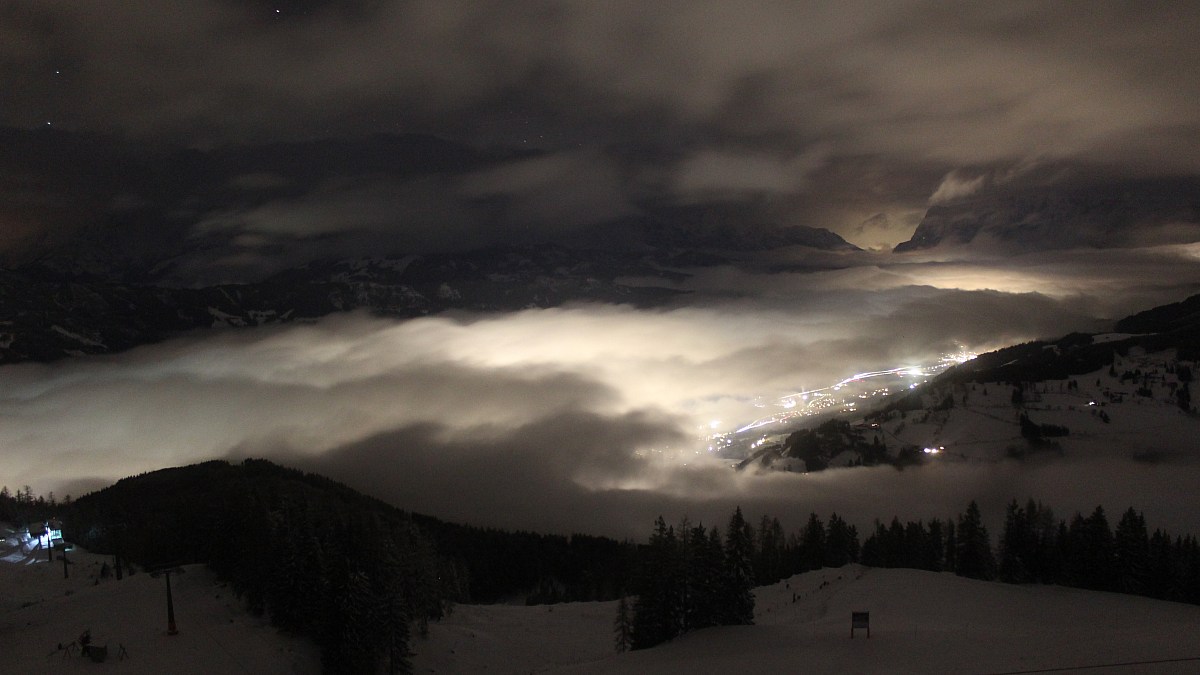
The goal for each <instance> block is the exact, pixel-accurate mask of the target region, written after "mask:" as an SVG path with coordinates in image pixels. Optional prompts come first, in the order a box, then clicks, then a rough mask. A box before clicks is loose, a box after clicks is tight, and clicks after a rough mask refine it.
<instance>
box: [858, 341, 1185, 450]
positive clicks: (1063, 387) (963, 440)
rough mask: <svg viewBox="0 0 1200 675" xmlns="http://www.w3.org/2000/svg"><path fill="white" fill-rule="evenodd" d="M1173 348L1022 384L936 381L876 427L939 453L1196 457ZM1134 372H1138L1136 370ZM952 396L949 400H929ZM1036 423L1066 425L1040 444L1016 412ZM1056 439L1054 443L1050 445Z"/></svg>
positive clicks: (890, 438) (898, 441) (892, 440)
mask: <svg viewBox="0 0 1200 675" xmlns="http://www.w3.org/2000/svg"><path fill="white" fill-rule="evenodd" d="M1174 363H1176V359H1175V354H1174V352H1170V351H1168V352H1162V353H1154V354H1137V355H1129V356H1125V357H1120V358H1119V359H1118V361H1117V363H1116V365H1115V367H1114V368H1113V369H1111V370H1110V368H1103V369H1100V370H1097V371H1095V372H1092V373H1088V374H1085V375H1078V376H1075V377H1072V378H1070V379H1065V380H1047V381H1045V382H1036V383H1027V384H1025V385H1023V386H1022V393H1021V402H1020V407H1019V408H1018V407H1017V405H1016V404H1015V403H1014V399H1013V392H1014V389H1015V385H1013V384H1008V383H997V382H986V383H983V382H975V383H966V384H963V383H957V384H952V385H951V384H941V385H940V386H938V385H935V386H933V387H932V388H931V389H930V392H931V393H930V394H928V395H927V396H926V398H927V399H928V401H929V406H928V408H927V409H925V410H917V411H908V412H906V413H905V414H903V415H901V414H900V413H899V412H893V413H891V415H890V416H889V418H888V419H887V420H886V421H884V422H882V423H881V424H880V426H879V427H878V428H877V429H878V433H880V434H881V435H882V437H883V440H884V442H886V443H887V444H888V445H889V447H896V446H897V445H899V446H904V445H913V446H917V447H921V448H941V449H942V450H941V452H940V453H938V454H939V455H940V456H938V457H935V458H934V459H937V460H939V461H955V460H978V461H995V460H999V459H1003V458H1005V457H1021V456H1029V455H1030V454H1034V455H1036V454H1038V453H1046V454H1048V455H1059V454H1064V455H1077V456H1079V455H1085V456H1091V457H1095V456H1111V457H1120V458H1125V459H1134V460H1138V461H1142V462H1157V461H1163V460H1167V459H1185V458H1186V459H1195V456H1196V454H1197V451H1198V448H1197V446H1196V444H1195V439H1196V436H1197V434H1198V433H1200V418H1198V417H1197V416H1196V415H1194V414H1189V413H1186V412H1184V411H1183V410H1182V409H1181V408H1180V406H1179V404H1178V399H1177V396H1176V392H1177V391H1178V389H1179V387H1180V386H1181V383H1180V382H1179V379H1178V376H1177V375H1176V374H1175V373H1173V372H1171V370H1172V366H1173V364H1174ZM1135 373H1136V375H1135ZM947 396H953V399H954V406H953V407H951V408H949V409H946V410H936V409H933V408H936V407H937V406H936V405H935V404H934V403H933V402H934V401H943V400H945V398H946V397H947ZM1022 412H1024V413H1025V414H1027V415H1028V417H1029V419H1030V420H1032V421H1033V422H1035V423H1037V424H1042V425H1046V424H1049V425H1057V426H1061V427H1066V429H1068V430H1069V432H1070V433H1069V434H1068V435H1066V436H1063V437H1058V438H1050V439H1047V440H1048V441H1052V443H1050V444H1046V446H1045V447H1043V448H1041V449H1034V448H1031V447H1030V444H1029V443H1028V442H1027V439H1026V438H1024V437H1022V434H1021V425H1020V415H1021V414H1022ZM1054 446H1057V447H1054Z"/></svg>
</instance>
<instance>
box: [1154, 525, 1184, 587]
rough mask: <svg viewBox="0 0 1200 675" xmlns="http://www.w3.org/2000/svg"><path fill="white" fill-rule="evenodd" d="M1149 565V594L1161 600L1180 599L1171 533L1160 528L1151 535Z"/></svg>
mask: <svg viewBox="0 0 1200 675" xmlns="http://www.w3.org/2000/svg"><path fill="white" fill-rule="evenodd" d="M1148 567H1149V569H1150V574H1149V581H1148V583H1147V589H1146V592H1147V595H1149V596H1150V597H1153V598H1159V599H1160V600H1177V599H1179V578H1178V567H1177V565H1176V560H1175V551H1174V547H1173V545H1172V542H1171V535H1169V534H1167V533H1166V532H1164V531H1162V530H1160V529H1156V530H1154V534H1152V535H1150V546H1149V561H1148Z"/></svg>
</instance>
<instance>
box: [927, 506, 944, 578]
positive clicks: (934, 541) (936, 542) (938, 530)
mask: <svg viewBox="0 0 1200 675" xmlns="http://www.w3.org/2000/svg"><path fill="white" fill-rule="evenodd" d="M945 555H946V540H945V535H944V534H943V528H942V521H941V520H938V519H937V518H934V519H933V520H931V521H929V535H928V538H927V540H926V543H925V558H924V564H923V569H927V570H929V571H931V572H941V571H942V570H943V569H945V567H944V563H943V560H944V558H945Z"/></svg>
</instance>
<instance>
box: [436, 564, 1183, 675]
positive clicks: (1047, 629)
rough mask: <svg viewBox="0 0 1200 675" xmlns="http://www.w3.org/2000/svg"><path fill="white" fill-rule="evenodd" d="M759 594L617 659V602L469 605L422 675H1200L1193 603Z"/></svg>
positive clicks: (906, 581) (1040, 589) (1056, 593)
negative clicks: (722, 619)
mask: <svg viewBox="0 0 1200 675" xmlns="http://www.w3.org/2000/svg"><path fill="white" fill-rule="evenodd" d="M756 596H757V607H756V611H755V615H756V616H755V621H756V625H754V626H736V627H722V628H709V629H705V630H701V631H696V632H694V633H691V634H688V635H685V636H683V637H681V638H679V639H677V640H675V641H673V642H671V643H668V644H666V645H661V646H659V647H656V648H654V649H649V650H645V651H638V652H629V653H625V654H617V653H615V651H613V647H612V644H613V642H612V622H613V618H614V617H615V615H616V609H615V606H616V604H615V603H611V602H609V603H578V604H567V605H557V606H554V607H500V606H496V607H462V608H459V609H458V610H457V611H456V612H455V614H454V615H453V616H451V617H450V618H448V619H446V620H445V621H443V622H442V623H441V624H436V625H434V626H432V627H431V631H430V637H429V639H428V640H425V641H421V640H416V641H415V642H414V644H413V649H414V651H416V652H417V654H416V656H415V657H414V666H415V668H414V671H415V672H417V673H435V672H436V673H467V672H485V671H486V672H490V673H518V672H521V673H526V672H543V671H550V672H569V673H689V674H691V675H695V674H699V673H738V672H754V673H813V674H820V673H838V674H841V673H921V674H930V673H1011V672H1019V671H1030V670H1038V669H1050V668H1077V667H1079V666H1092V665H1102V664H1113V663H1129V662H1149V661H1157V662H1159V663H1153V664H1149V663H1144V664H1141V665H1137V666H1127V667H1124V668H1121V669H1113V670H1107V669H1100V670H1097V671H1095V672H1120V673H1142V674H1149V673H1153V674H1167V673H1179V674H1182V673H1196V672H1200V660H1196V659H1200V639H1198V638H1197V637H1196V636H1197V635H1198V634H1200V607H1195V606H1191V605H1182V604H1176V603H1169V602H1161V601H1156V600H1149V599H1146V598H1139V597H1134V596H1126V595H1117V594H1110V593H1096V592H1090V591H1081V590H1074V589H1066V588H1059V587H1052V586H1014V585H1008V584H1001V583H998V582H985V581H972V580H969V579H963V578H960V577H956V576H953V575H951V574H946V573H942V574H938V573H934V572H923V571H918V570H904V569H871V568H866V567H861V566H858V565H850V566H846V567H843V568H840V569H825V570H821V571H817V572H809V573H807V574H802V575H798V576H795V577H792V578H791V579H789V580H787V581H785V582H780V583H778V584H775V585H773V586H768V587H763V588H759V589H757V591H756ZM793 598H794V600H793ZM856 611H868V612H870V621H871V637H870V638H867V637H866V635H865V632H864V631H862V630H858V631H856V635H855V638H854V639H853V640H852V639H850V617H851V613H852V612H856ZM1180 659H1193V660H1180Z"/></svg>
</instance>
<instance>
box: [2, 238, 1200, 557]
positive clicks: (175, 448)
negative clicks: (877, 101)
mask: <svg viewBox="0 0 1200 675" xmlns="http://www.w3.org/2000/svg"><path fill="white" fill-rule="evenodd" d="M863 255H867V254H863ZM1094 255H1095V256H1097V257H1089V256H1088V255H1085V254H1082V253H1081V254H1079V256H1078V259H1077V260H1076V261H1075V262H1074V263H1070V264H1066V265H1063V266H1060V267H1058V268H1056V269H1053V270H1046V269H1045V268H1043V267H1042V266H1041V265H1039V264H1038V261H1037V260H1036V259H1031V260H1023V259H1020V258H1018V259H1017V260H1019V261H1020V262H1021V264H1020V265H1016V266H1013V265H1012V260H1011V259H1009V260H1008V264H1009V265H1010V266H1009V267H1007V268H1002V267H1001V264H1000V263H999V262H995V261H993V262H991V263H989V264H988V265H990V267H989V266H988V265H983V264H976V265H975V266H970V265H968V264H967V263H964V262H958V263H943V262H932V263H925V264H920V265H919V264H915V263H906V264H904V265H895V266H890V267H889V266H882V265H875V266H858V267H854V268H849V269H841V270H830V271H827V272H812V273H807V274H762V275H752V274H745V273H739V272H734V271H729V272H728V273H727V274H726V276H723V277H714V278H705V277H698V278H696V279H695V280H694V281H693V282H692V283H693V287H692V290H694V291H695V293H694V295H693V297H692V300H691V302H692V303H693V304H691V305H689V306H687V307H679V308H675V309H666V310H658V311H642V310H635V309H632V308H628V307H613V306H588V305H584V306H577V307H568V308H562V309H554V310H528V311H524V312H519V313H515V314H508V315H481V316H475V315H464V316H445V317H431V318H424V319H416V320H410V321H404V322H395V321H390V320H382V319H375V318H370V317H367V316H363V315H344V316H335V317H329V318H327V319H324V320H322V321H320V322H318V323H316V324H311V325H295V326H288V327H278V328H269V329H254V330H240V331H228V332H216V333H208V334H202V335H197V336H195V337H192V338H184V339H179V340H175V341H172V342H168V343H165V344H162V345H157V346H151V347H144V348H140V349H137V350H134V351H132V352H128V353H125V354H121V355H115V356H110V357H102V358H89V359H80V360H74V361H68V362H60V363H56V364H50V365H32V364H28V365H20V366H11V367H6V368H5V369H3V371H2V372H0V381H2V384H3V389H2V391H3V395H2V396H0V419H2V420H3V424H0V444H2V445H3V446H4V447H5V448H6V462H5V473H4V480H5V481H6V482H9V483H11V484H12V485H13V486H18V487H19V486H21V485H23V484H26V483H28V484H31V485H34V486H35V489H37V490H39V491H45V490H55V491H56V492H57V493H58V494H59V495H60V496H61V495H62V494H64V492H71V491H73V492H75V494H78V493H79V491H80V490H82V489H88V488H93V487H97V486H99V485H102V484H104V483H105V482H106V481H111V480H113V479H116V478H119V477H121V476H124V475H128V474H132V473H137V472H140V471H146V470H152V469H156V468H160V467H163V466H169V465H175V464H181V463H188V462H194V461H200V460H203V459H209V458H214V457H228V458H231V459H238V458H241V457H246V456H266V457H270V458H274V459H276V460H279V461H282V462H285V463H287V464H291V465H295V466H300V467H303V468H306V469H311V470H315V471H319V472H322V473H326V474H329V475H331V476H332V477H334V478H336V479H338V480H343V481H345V482H347V483H349V484H351V485H352V486H355V487H358V488H360V489H363V490H367V491H369V492H370V493H372V494H375V495H377V496H380V497H382V498H384V499H388V500H390V501H393V502H394V503H396V504H398V505H400V506H402V507H404V508H409V509H412V510H416V511H421V512H427V513H431V514H433V515H438V516H441V517H445V518H451V519H456V520H464V521H468V522H475V523H481V524H488V525H501V526H506V527H521V528H535V529H543V530H553V531H571V530H581V531H593V532H601V533H606V534H612V535H617V536H628V535H636V534H638V533H639V532H640V531H641V529H643V528H644V527H645V524H646V523H648V522H649V521H650V519H652V518H653V517H654V515H657V514H658V513H660V512H661V513H665V514H668V515H671V516H672V517H675V516H678V515H682V514H683V513H689V514H691V515H692V516H693V517H694V518H703V519H706V520H709V521H710V522H712V521H714V520H715V519H718V518H723V517H724V514H725V513H727V512H728V510H729V509H731V508H732V506H733V505H735V504H741V505H743V506H744V507H746V508H747V509H753V510H754V512H756V513H757V512H763V511H767V512H770V513H772V514H779V515H780V516H783V517H786V518H788V519H789V521H790V522H792V523H795V524H796V525H797V526H798V524H799V520H800V519H801V518H802V517H803V516H804V515H806V514H807V512H808V511H809V510H817V511H820V512H822V513H827V512H828V511H830V510H835V509H836V510H837V511H838V512H839V513H842V514H844V515H848V516H852V517H855V518H858V519H868V520H869V518H871V517H874V516H889V515H891V514H892V513H899V514H902V515H907V516H908V517H927V518H928V517H934V516H945V515H947V514H950V513H953V512H955V511H956V510H957V509H960V508H961V507H962V505H963V504H964V503H965V502H966V501H968V500H969V499H971V498H979V499H981V500H989V501H988V502H987V503H988V505H989V506H992V507H994V508H993V509H992V510H993V512H994V513H997V514H998V513H999V508H1000V504H1001V502H1003V501H1006V500H1008V499H1010V498H1013V497H1017V498H1022V499H1023V498H1025V497H1027V496H1034V497H1038V498H1043V499H1046V500H1048V501H1053V503H1055V504H1056V505H1058V506H1060V507H1062V508H1072V509H1074V508H1080V509H1088V508H1090V507H1091V506H1092V505H1094V504H1092V505H1089V504H1087V503H1084V502H1087V501H1088V500H1098V501H1103V502H1105V503H1106V504H1113V505H1114V506H1113V507H1112V508H1117V507H1123V506H1124V505H1128V504H1131V503H1132V504H1138V505H1139V507H1140V508H1145V509H1147V510H1149V511H1150V512H1152V513H1155V514H1156V515H1158V516H1159V518H1160V520H1159V522H1163V521H1162V520H1161V518H1165V517H1171V518H1174V519H1175V520H1174V521H1173V523H1175V524H1178V523H1183V522H1185V521H1188V522H1190V521H1189V519H1190V518H1192V515H1193V514H1192V513H1191V511H1190V510H1187V509H1183V510H1180V511H1178V513H1176V514H1175V515H1174V516H1167V515H1166V514H1168V513H1169V508H1173V507H1176V506H1178V507H1180V508H1182V506H1183V502H1186V501H1187V499H1186V494H1187V492H1186V491H1184V492H1179V493H1174V492H1171V491H1170V490H1166V491H1164V490H1162V489H1157V488H1156V489H1153V490H1152V489H1151V488H1150V486H1152V485H1156V484H1157V485H1160V486H1161V485H1166V486H1170V485H1174V484H1175V483H1176V482H1178V480H1179V475H1181V474H1173V473H1172V471H1175V470H1178V471H1182V472H1183V475H1189V476H1190V475H1191V473H1189V472H1192V469H1191V468H1186V467H1185V468H1180V467H1178V466H1173V468H1168V467H1166V466H1162V465H1159V466H1151V465H1142V464H1133V463H1130V462H1129V460H1128V459H1127V458H1120V457H1110V456H1105V457H1103V458H1100V459H1103V462H1102V463H1099V464H1093V463H1090V460H1087V459H1086V458H1084V459H1081V458H1074V459H1072V460H1071V461H1070V462H1066V463H1053V462H1052V463H1047V464H1045V465H1035V466H1024V467H1018V466H1008V465H962V466H942V467H926V468H923V469H920V470H915V471H906V472H896V471H894V470H892V469H872V470H854V471H834V472H830V473H828V474H822V475H805V476H801V475H765V476H764V475H754V474H746V473H743V474H738V473H734V472H733V471H731V470H730V468H729V466H728V465H727V464H726V463H725V462H723V461H719V460H715V459H713V458H710V457H709V456H708V455H707V453H706V452H704V450H703V448H704V445H705V444H704V442H703V441H702V440H701V439H702V435H703V433H705V432H704V429H705V428H706V427H707V426H708V424H709V423H710V422H711V421H713V420H717V421H719V426H721V427H722V428H733V427H735V426H737V425H739V424H740V423H743V422H746V421H749V420H751V419H754V418H756V417H758V416H760V413H759V412H757V409H756V408H754V407H753V405H752V404H753V403H754V402H755V401H756V400H760V401H761V400H767V401H769V400H771V399H772V398H773V397H777V396H781V395H783V394H787V393H791V392H793V391H797V390H800V389H802V388H805V387H813V386H824V385H827V384H830V383H833V382H836V381H838V380H840V379H842V378H844V377H847V376H848V375H850V374H852V373H854V372H858V371H862V370H869V369H875V368H882V367H892V366H896V365H903V364H905V363H917V362H920V361H922V360H927V359H930V358H931V357H935V356H936V355H937V353H938V352H940V351H943V350H949V349H953V348H955V347H957V346H958V345H964V346H967V347H970V348H976V349H983V348H987V347H994V346H1001V345H1004V344H1009V343H1013V342H1018V341H1022V340H1027V339H1031V338H1035V337H1041V336H1056V335H1059V334H1062V333H1065V332H1068V331H1070V330H1075V329H1093V330H1101V329H1103V327H1104V324H1105V322H1104V321H1103V317H1104V316H1107V315H1109V314H1110V312H1118V313H1117V314H1116V316H1119V315H1120V314H1121V313H1123V312H1124V311H1126V307H1127V306H1128V305H1135V307H1133V308H1135V309H1136V308H1141V307H1144V306H1145V305H1139V304H1137V303H1141V302H1142V301H1143V300H1144V299H1145V298H1146V297H1153V298H1154V299H1155V302H1161V301H1164V300H1174V299H1177V297H1178V295H1179V294H1180V293H1181V291H1182V289H1183V288H1184V287H1192V288H1195V287H1196V286H1197V285H1200V272H1196V266H1195V264H1194V261H1195V256H1196V253H1195V251H1194V250H1193V249H1192V248H1188V247H1183V248H1179V247H1173V248H1168V249H1151V250H1146V251H1140V252H1137V253H1136V254H1135V253H1132V252H1096V253H1095V254H1094ZM1102 256H1108V257H1102ZM1118 256H1119V257H1118ZM1188 256H1192V257H1191V258H1188ZM877 258H879V259H880V260H886V259H887V258H886V257H885V256H877ZM1139 261H1140V262H1139ZM1151 264H1154V265H1157V266H1158V268H1159V269H1171V266H1174V267H1175V268H1176V269H1177V270H1178V271H1179V272H1180V273H1181V276H1180V277H1179V278H1177V279H1175V280H1173V282H1172V285H1170V286H1142V287H1138V286H1133V287H1130V288H1127V289H1124V290H1120V289H1118V288H1116V287H1115V286H1113V287H1109V286H1105V285H1103V284H1100V283H1099V282H1098V281H1097V279H1104V280H1107V282H1108V283H1113V284H1117V283H1118V282H1119V281H1120V279H1121V277H1120V276H1119V275H1117V276H1114V275H1113V274H1112V269H1113V268H1115V267H1120V268H1121V269H1123V270H1125V273H1126V274H1127V275H1128V276H1127V278H1128V279H1136V278H1142V277H1144V275H1145V271H1144V270H1143V269H1142V268H1140V267H1139V265H1151ZM1188 265H1190V266H1191V268H1190V269H1191V273H1190V276H1189V275H1188V274H1187V273H1186V272H1185V270H1187V269H1188V267H1187V266H1188ZM918 279H921V280H923V282H924V283H922V284H920V285H915V284H914V282H915V281H916V280H918ZM1034 287H1038V288H1040V289H1041V291H1040V292H1034V291H1031V290H1030V288H1034ZM1097 461H1098V462H1099V461H1100V460H1099V459H1097ZM1111 471H1119V472H1124V473H1123V475H1125V478H1124V479H1123V480H1122V481H1119V482H1117V483H1114V484H1113V485H1112V486H1111V487H1110V488H1105V489H1104V490H1101V491H1098V490H1097V488H1095V485H1096V484H1098V483H1096V482H1094V481H1099V480H1100V479H1099V478H1098V476H1102V475H1104V476H1107V475H1109V473H1107V472H1111ZM1093 472H1094V473H1093ZM1093 476H1096V477H1097V478H1094V479H1093V478H1092V477H1093ZM1088 481H1093V482H1088ZM1156 481H1157V483H1156ZM1141 490H1145V492H1139V491H1141ZM1102 493H1103V494H1102ZM1149 494H1155V495H1160V496H1158V497H1155V498H1154V500H1152V501H1149V502H1148V501H1147V500H1146V495H1149ZM1139 500H1140V501H1139ZM859 522H862V523H865V522H867V520H860V521H859Z"/></svg>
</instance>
